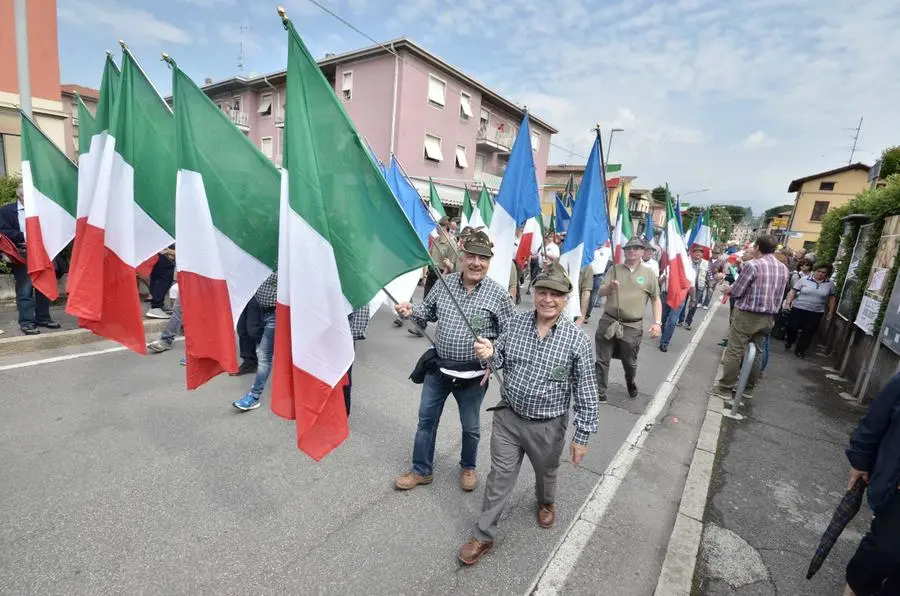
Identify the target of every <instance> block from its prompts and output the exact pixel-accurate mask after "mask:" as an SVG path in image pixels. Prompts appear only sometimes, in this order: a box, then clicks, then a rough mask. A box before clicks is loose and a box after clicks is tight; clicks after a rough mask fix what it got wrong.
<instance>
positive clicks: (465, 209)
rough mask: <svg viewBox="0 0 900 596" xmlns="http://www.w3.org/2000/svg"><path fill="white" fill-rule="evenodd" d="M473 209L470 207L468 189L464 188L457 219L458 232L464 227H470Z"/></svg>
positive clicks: (470, 199) (470, 200)
mask: <svg viewBox="0 0 900 596" xmlns="http://www.w3.org/2000/svg"><path fill="white" fill-rule="evenodd" d="M473 211H475V209H474V208H473V207H472V197H471V196H469V187H468V186H466V191H465V194H464V195H463V202H462V209H460V217H459V231H460V232H461V231H462V229H463V228H464V227H466V226H470V225H472V224H471V223H470V222H471V221H472V212H473Z"/></svg>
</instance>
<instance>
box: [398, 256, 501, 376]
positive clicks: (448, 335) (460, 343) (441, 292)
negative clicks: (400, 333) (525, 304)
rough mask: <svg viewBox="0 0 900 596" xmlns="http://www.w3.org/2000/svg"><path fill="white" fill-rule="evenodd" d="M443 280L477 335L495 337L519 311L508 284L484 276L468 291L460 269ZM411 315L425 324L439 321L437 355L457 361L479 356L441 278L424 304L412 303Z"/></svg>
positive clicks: (466, 360) (473, 340) (435, 341)
mask: <svg viewBox="0 0 900 596" xmlns="http://www.w3.org/2000/svg"><path fill="white" fill-rule="evenodd" d="M444 280H445V281H446V282H447V287H449V288H450V291H451V292H453V296H455V297H456V301H457V302H459V305H460V306H461V307H462V310H463V312H464V313H465V314H466V318H467V319H469V323H470V324H471V325H472V328H473V329H474V330H475V332H476V333H477V334H478V335H480V336H481V337H485V338H487V339H491V340H493V339H495V338H497V337H499V335H500V333H501V332H502V331H504V330H506V327H507V326H508V325H509V321H510V319H511V318H512V317H513V315H514V314H515V311H516V307H515V306H514V305H513V301H512V298H510V296H509V293H507V291H506V288H504V287H502V286H501V285H500V284H498V283H497V282H495V281H494V280H492V279H491V278H489V277H485V278H484V279H483V280H481V281H480V282H479V283H478V285H476V286H475V288H474V289H473V290H472V291H471V292H466V289H465V287H463V283H462V274H461V273H450V274H448V275H445V276H444ZM412 318H413V320H414V321H416V322H417V323H420V324H421V325H422V326H424V323H425V322H426V321H428V322H434V321H437V333H436V334H435V337H434V347H435V349H436V350H437V355H438V357H440V358H443V359H445V360H456V361H458V362H468V361H470V360H477V356H475V348H474V347H473V346H474V345H475V338H474V337H472V332H471V331H469V328H468V327H467V326H466V321H465V319H463V318H462V317H461V316H460V314H459V311H458V310H457V308H456V305H455V304H454V303H453V299H452V298H451V297H450V295H449V294H448V293H447V290H446V288H444V284H442V283H440V281H438V283H436V284H434V287H433V288H431V291H430V292H428V296H426V297H425V300H424V301H423V302H422V303H421V304H417V305H416V306H415V307H413V312H412Z"/></svg>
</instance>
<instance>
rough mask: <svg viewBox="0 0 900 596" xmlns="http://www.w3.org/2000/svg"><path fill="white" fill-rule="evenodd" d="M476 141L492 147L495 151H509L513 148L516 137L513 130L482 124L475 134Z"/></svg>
mask: <svg viewBox="0 0 900 596" xmlns="http://www.w3.org/2000/svg"><path fill="white" fill-rule="evenodd" d="M475 141H476V142H477V143H478V144H479V145H481V146H485V147H490V148H491V149H494V150H495V151H509V150H510V149H512V146H513V142H514V141H515V138H514V137H513V135H512V133H511V132H506V131H505V130H499V129H498V128H495V127H492V126H491V125H490V124H488V125H487V126H482V127H481V128H479V129H478V133H477V134H476V135H475Z"/></svg>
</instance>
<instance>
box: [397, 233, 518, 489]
mask: <svg viewBox="0 0 900 596" xmlns="http://www.w3.org/2000/svg"><path fill="white" fill-rule="evenodd" d="M492 246H493V245H492V244H491V241H490V239H489V238H488V236H487V234H485V233H484V232H473V233H472V234H471V235H469V236H468V237H466V239H465V240H464V242H463V254H462V258H461V259H460V272H459V273H451V274H449V275H446V276H444V281H445V282H446V287H445V285H444V284H443V283H438V284H435V286H434V287H433V288H432V289H431V291H430V292H429V293H428V295H427V296H426V297H425V300H424V301H423V302H422V304H418V305H416V307H415V308H413V306H412V305H411V304H409V303H408V302H406V303H403V304H398V305H397V306H396V311H397V314H399V315H400V316H402V317H404V318H407V317H410V316H411V317H412V318H413V320H414V321H416V322H417V323H424V322H426V321H436V322H437V332H436V334H435V338H434V350H435V352H436V354H435V358H434V359H433V360H431V362H432V365H431V366H430V367H429V368H428V369H427V374H426V375H425V380H424V385H423V387H422V397H421V400H420V402H419V425H418V428H417V429H416V438H415V443H414V446H413V458H412V469H411V470H410V471H409V472H407V473H406V474H404V475H403V476H400V477H399V478H397V479H396V480H395V481H394V485H395V486H396V487H397V489H398V490H409V489H411V488H415V487H416V486H418V485H420V484H431V480H432V471H433V467H434V445H435V441H436V439H437V429H438V424H439V422H440V419H441V412H442V411H443V409H444V402H446V401H447V397H448V396H449V395H450V394H451V393H452V394H453V397H454V398H456V403H457V405H458V406H459V418H460V422H461V424H462V431H463V436H462V454H461V456H460V462H459V465H460V467H461V468H462V471H461V473H460V480H459V482H460V486H461V487H462V489H463V490H465V491H471V490H475V486H476V484H477V478H476V475H475V459H476V457H477V455H478V441H479V439H480V438H481V420H480V411H481V401H482V400H483V399H484V393H485V391H486V389H487V387H486V383H485V384H482V380H483V379H484V377H485V371H484V367H483V365H482V364H481V363H480V362H479V361H478V358H477V357H476V355H475V349H474V347H473V337H472V331H471V330H470V326H471V328H472V329H474V330H475V332H476V333H478V335H479V336H482V337H485V338H488V339H496V338H497V337H498V336H499V335H500V334H501V333H502V332H503V331H505V330H506V328H507V326H508V324H509V320H510V319H511V318H512V316H513V314H514V313H515V306H514V305H513V303H512V298H510V296H509V293H507V291H506V288H504V287H503V286H501V285H500V284H498V283H497V282H496V281H494V280H492V279H491V278H489V277H487V271H488V267H489V266H490V263H491V257H492V256H493V255H494V252H493V250H492ZM448 288H449V291H450V292H452V296H451V294H449V293H448ZM454 299H455V300H454ZM457 304H458V306H457ZM459 308H461V309H462V311H463V313H465V317H466V318H465V319H464V318H463V316H462V314H461V313H460V312H459ZM466 319H468V323H467V321H466ZM427 354H428V353H427V352H426V356H427ZM423 358H424V357H423Z"/></svg>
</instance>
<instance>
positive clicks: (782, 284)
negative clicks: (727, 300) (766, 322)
mask: <svg viewBox="0 0 900 596" xmlns="http://www.w3.org/2000/svg"><path fill="white" fill-rule="evenodd" d="M789 277H790V272H789V271H788V268H787V267H785V266H784V265H783V264H782V263H781V262H780V261H779V260H778V259H776V258H775V255H772V254H768V255H763V256H761V257H759V258H758V259H753V260H752V261H747V262H746V263H744V264H743V265H741V273H740V275H738V278H737V281H736V282H734V285H733V286H731V295H732V296H733V297H734V307H735V308H738V309H740V310H745V311H747V312H754V313H761V314H767V315H777V314H778V313H779V312H780V311H781V301H782V300H783V298H784V289H785V288H786V287H787V283H788V278H789Z"/></svg>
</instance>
